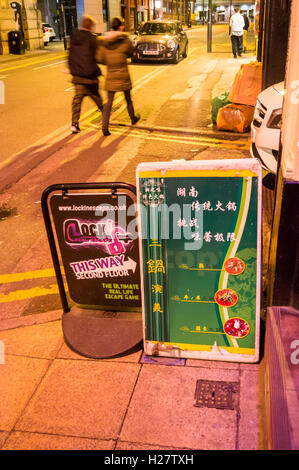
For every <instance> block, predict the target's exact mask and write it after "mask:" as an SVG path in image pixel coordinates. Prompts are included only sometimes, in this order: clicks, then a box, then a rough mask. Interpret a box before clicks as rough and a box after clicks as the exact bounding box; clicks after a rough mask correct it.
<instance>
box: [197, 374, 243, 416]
mask: <svg viewBox="0 0 299 470" xmlns="http://www.w3.org/2000/svg"><path fill="white" fill-rule="evenodd" d="M238 400H239V384H238V382H215V381H212V380H197V382H196V390H195V401H194V406H198V407H208V408H219V409H228V410H234V409H236V408H237V407H238Z"/></svg>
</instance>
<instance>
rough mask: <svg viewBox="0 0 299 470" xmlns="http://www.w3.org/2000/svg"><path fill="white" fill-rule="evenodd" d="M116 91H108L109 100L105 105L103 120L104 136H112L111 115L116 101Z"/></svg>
mask: <svg viewBox="0 0 299 470" xmlns="http://www.w3.org/2000/svg"><path fill="white" fill-rule="evenodd" d="M114 93H115V92H114V91H108V100H107V102H106V103H105V106H104V109H103V120H102V130H103V134H104V135H110V132H109V119H110V114H111V109H112V103H113V99H114Z"/></svg>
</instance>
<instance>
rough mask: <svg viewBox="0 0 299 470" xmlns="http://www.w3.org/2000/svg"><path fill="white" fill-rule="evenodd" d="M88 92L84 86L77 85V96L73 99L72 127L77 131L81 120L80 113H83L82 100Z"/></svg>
mask: <svg viewBox="0 0 299 470" xmlns="http://www.w3.org/2000/svg"><path fill="white" fill-rule="evenodd" d="M85 92H86V90H85V88H84V85H81V84H79V83H77V84H75V95H74V98H73V103H72V127H76V128H77V130H80V129H79V119H80V111H81V104H82V100H83V98H84V96H85V94H86V93H85Z"/></svg>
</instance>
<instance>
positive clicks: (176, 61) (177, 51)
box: [172, 47, 180, 64]
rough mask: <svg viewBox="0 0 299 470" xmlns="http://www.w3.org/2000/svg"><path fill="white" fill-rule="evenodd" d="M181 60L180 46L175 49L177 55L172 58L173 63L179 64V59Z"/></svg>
mask: <svg viewBox="0 0 299 470" xmlns="http://www.w3.org/2000/svg"><path fill="white" fill-rule="evenodd" d="M179 60H180V48H179V47H178V48H177V50H176V51H175V56H174V57H173V59H172V62H173V64H177V63H178V61H179Z"/></svg>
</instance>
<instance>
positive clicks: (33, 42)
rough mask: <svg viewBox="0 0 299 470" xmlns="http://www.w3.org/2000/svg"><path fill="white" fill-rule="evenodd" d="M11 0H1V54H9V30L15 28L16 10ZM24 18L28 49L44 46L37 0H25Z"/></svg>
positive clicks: (22, 2) (23, 3) (21, 2)
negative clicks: (11, 4)
mask: <svg viewBox="0 0 299 470" xmlns="http://www.w3.org/2000/svg"><path fill="white" fill-rule="evenodd" d="M10 2H11V0H0V54H1V55H5V54H9V48H8V32H9V31H13V30H15V17H14V11H13V9H12V8H11V7H10V5H9V4H10ZM18 3H20V4H22V5H23V8H22V20H23V30H24V37H25V42H26V48H27V50H33V49H42V48H43V47H44V41H43V32H42V18H41V12H40V10H39V9H38V8H37V3H36V0H23V1H19V2H18Z"/></svg>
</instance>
